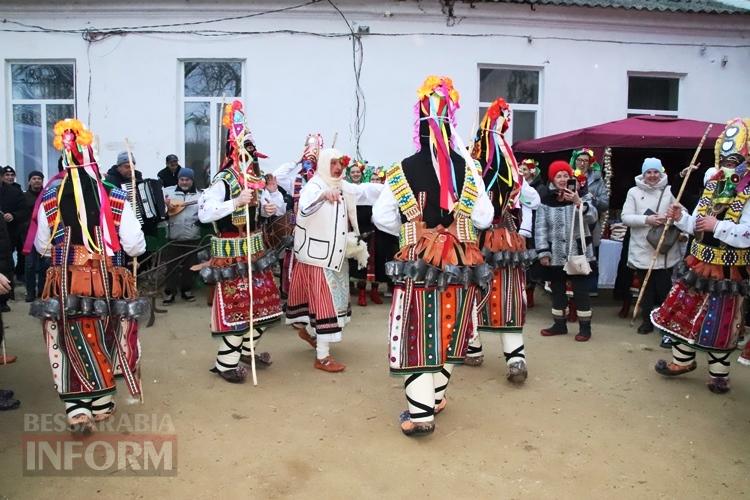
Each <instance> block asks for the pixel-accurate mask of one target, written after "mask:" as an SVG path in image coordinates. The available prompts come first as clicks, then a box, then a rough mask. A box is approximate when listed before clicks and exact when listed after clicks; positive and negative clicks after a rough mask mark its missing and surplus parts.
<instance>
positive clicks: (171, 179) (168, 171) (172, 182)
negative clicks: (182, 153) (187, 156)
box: [156, 155, 182, 187]
mask: <svg viewBox="0 0 750 500" xmlns="http://www.w3.org/2000/svg"><path fill="white" fill-rule="evenodd" d="M166 162H167V166H166V167H164V168H163V169H161V170H159V173H158V174H156V176H157V177H158V178H159V182H161V185H162V187H170V186H176V185H177V181H178V179H179V178H180V169H181V168H182V167H181V166H180V159H179V158H177V155H167V160H166Z"/></svg>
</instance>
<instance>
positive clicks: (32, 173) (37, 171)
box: [28, 170, 44, 180]
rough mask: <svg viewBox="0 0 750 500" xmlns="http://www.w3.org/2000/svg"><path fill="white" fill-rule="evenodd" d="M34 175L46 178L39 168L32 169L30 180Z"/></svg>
mask: <svg viewBox="0 0 750 500" xmlns="http://www.w3.org/2000/svg"><path fill="white" fill-rule="evenodd" d="M32 177H41V178H42V179H44V174H43V173H41V172H40V171H39V170H32V171H31V172H29V178H28V180H31V178H32Z"/></svg>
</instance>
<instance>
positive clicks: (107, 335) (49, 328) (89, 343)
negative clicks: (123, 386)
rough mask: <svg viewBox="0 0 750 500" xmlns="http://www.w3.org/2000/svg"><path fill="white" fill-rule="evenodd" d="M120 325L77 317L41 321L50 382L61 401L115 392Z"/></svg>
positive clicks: (115, 322) (97, 319) (114, 322)
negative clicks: (50, 371)
mask: <svg viewBox="0 0 750 500" xmlns="http://www.w3.org/2000/svg"><path fill="white" fill-rule="evenodd" d="M119 326H120V325H119V322H117V321H102V320H101V319H99V318H92V317H80V318H75V319H68V320H67V321H66V322H65V324H64V325H63V322H62V321H52V320H48V321H45V322H44V326H43V328H44V336H45V341H46V343H47V354H48V356H49V362H50V367H51V368H52V382H53V384H54V387H55V390H56V391H57V392H58V394H59V395H60V398H61V399H63V400H66V399H76V398H96V397H100V396H106V395H108V394H113V393H114V392H115V365H116V358H117V353H118V350H117V343H118V341H119V339H118V337H119V335H118V333H119V332H118V330H119Z"/></svg>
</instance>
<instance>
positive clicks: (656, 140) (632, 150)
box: [513, 116, 724, 211]
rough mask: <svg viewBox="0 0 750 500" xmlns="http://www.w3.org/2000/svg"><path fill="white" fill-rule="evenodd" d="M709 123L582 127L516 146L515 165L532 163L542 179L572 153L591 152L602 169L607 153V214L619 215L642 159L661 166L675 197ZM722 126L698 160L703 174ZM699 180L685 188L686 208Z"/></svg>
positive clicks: (648, 121)
mask: <svg viewBox="0 0 750 500" xmlns="http://www.w3.org/2000/svg"><path fill="white" fill-rule="evenodd" d="M709 124H710V122H703V121H698V120H685V119H681V118H671V117H665V116H634V117H631V118H627V119H625V120H617V121H614V122H609V123H604V124H601V125H595V126H592V127H585V128H582V129H578V130H572V131H570V132H563V133H561V134H555V135H550V136H547V137H542V138H539V139H533V140H528V141H520V142H517V143H515V144H514V145H513V152H514V153H515V155H516V158H518V159H519V160H521V159H524V158H534V159H535V160H538V161H539V165H540V167H541V169H542V175H546V171H547V165H549V164H550V163H551V162H552V161H554V160H566V161H567V160H569V159H570V156H571V153H572V151H573V150H575V149H578V148H583V147H588V148H591V149H593V150H594V154H595V155H596V157H597V158H596V159H597V161H598V162H599V163H600V164H602V166H604V161H603V159H604V156H605V152H606V151H607V150H608V151H609V152H610V162H611V180H610V186H611V196H610V209H611V210H615V211H617V210H618V209H619V208H620V207H622V204H623V203H624V201H625V194H626V193H627V190H628V189H629V188H630V187H632V186H633V185H634V181H633V178H634V177H635V176H636V175H638V174H640V173H641V164H642V163H643V160H644V158H647V157H650V156H655V157H657V158H659V159H660V160H661V161H662V163H663V164H664V166H665V168H666V171H667V175H668V176H669V178H670V179H669V180H670V184H671V186H672V191H673V192H674V193H675V194H676V193H677V190H678V189H679V187H680V183H681V181H682V179H681V178H680V177H678V176H677V174H678V173H679V171H680V170H682V169H683V168H685V167H687V166H688V164H689V163H690V160H691V159H692V156H693V153H694V152H695V148H697V147H698V143H699V142H700V140H701V137H703V134H704V133H705V131H706V128H708V125H709ZM722 130H724V124H721V123H714V124H713V127H712V128H711V131H710V133H709V135H708V137H707V138H706V142H705V143H704V144H703V149H702V150H701V152H700V154H699V156H698V162H699V163H700V164H701V167H702V168H701V172H702V171H704V170H705V169H706V168H708V167H710V166H713V164H714V152H713V151H714V144H715V143H716V139H718V137H719V135H720V134H721V132H722ZM702 181H703V176H702V175H693V176H691V178H690V182H689V183H688V188H687V190H686V193H685V197H684V200H683V201H684V203H685V204H686V206H688V207H689V208H690V207H691V205H692V204H693V203H694V202H696V201H697V195H698V193H699V192H700V189H701V186H702Z"/></svg>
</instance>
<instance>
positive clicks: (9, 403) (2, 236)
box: [0, 217, 21, 411]
mask: <svg viewBox="0 0 750 500" xmlns="http://www.w3.org/2000/svg"><path fill="white" fill-rule="evenodd" d="M12 272H13V257H12V255H11V240H10V235H9V234H8V227H7V224H6V222H5V219H4V218H2V217H0V294H2V295H3V296H6V295H7V294H8V292H10V289H11V283H10V280H9V279H8V276H10V275H11V274H12ZM4 343H5V329H4V327H3V315H2V313H0V344H4ZM3 352H4V349H3V351H0V365H2V364H6V363H12V362H13V361H15V360H16V357H15V356H8V357H7V358H6V357H5V356H4V354H3ZM20 405H21V402H20V401H18V400H17V399H13V391H11V390H8V389H0V411H2V410H15V409H16V408H18V407H19V406H20Z"/></svg>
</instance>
